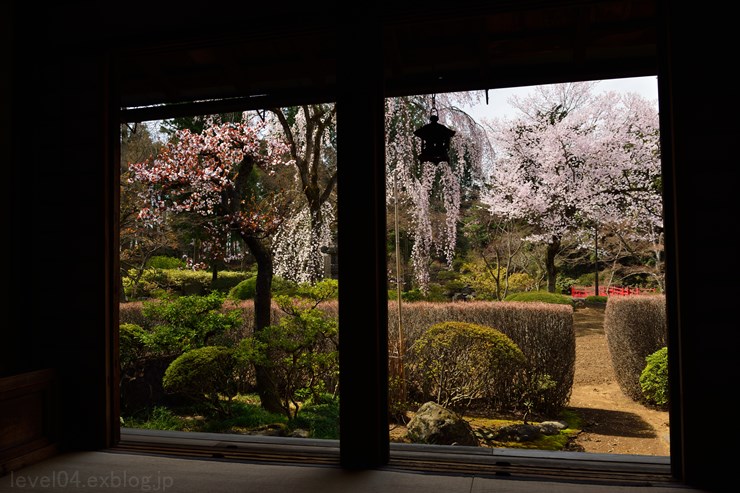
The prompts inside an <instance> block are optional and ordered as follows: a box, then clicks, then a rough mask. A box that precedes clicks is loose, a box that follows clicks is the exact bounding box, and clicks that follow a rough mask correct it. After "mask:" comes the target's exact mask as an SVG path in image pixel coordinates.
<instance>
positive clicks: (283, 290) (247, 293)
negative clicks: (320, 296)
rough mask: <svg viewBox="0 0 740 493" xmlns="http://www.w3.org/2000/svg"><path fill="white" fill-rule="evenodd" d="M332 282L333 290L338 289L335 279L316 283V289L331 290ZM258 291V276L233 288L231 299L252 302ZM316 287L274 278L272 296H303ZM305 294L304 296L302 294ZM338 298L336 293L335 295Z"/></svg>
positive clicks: (230, 292) (230, 293)
mask: <svg viewBox="0 0 740 493" xmlns="http://www.w3.org/2000/svg"><path fill="white" fill-rule="evenodd" d="M331 282H333V283H334V287H333V289H334V290H335V291H336V289H337V285H336V283H337V281H336V280H334V279H326V280H323V281H320V282H318V283H316V287H315V289H324V288H325V289H327V290H331V288H329V286H331ZM256 289H257V276H256V275H255V276H251V277H248V278H247V279H244V280H243V281H241V282H240V283H239V284H237V285H236V286H234V287H233V288H231V290H230V291H229V298H230V299H233V300H252V299H254V293H255V291H256ZM313 290H314V286H311V285H310V284H305V285H300V286H299V285H298V284H296V283H295V282H293V281H289V280H287V279H283V278H281V277H277V276H275V277H273V278H272V289H271V291H272V295H273V296H303V295H304V294H305V293H310V292H313ZM301 293H304V294H301ZM334 297H335V298H336V293H335V294H334Z"/></svg>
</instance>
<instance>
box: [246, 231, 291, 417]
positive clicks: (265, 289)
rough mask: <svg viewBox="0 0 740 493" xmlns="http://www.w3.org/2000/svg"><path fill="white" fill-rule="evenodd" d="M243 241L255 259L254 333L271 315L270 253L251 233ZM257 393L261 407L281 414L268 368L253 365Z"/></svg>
mask: <svg viewBox="0 0 740 493" xmlns="http://www.w3.org/2000/svg"><path fill="white" fill-rule="evenodd" d="M244 242H245V243H246V244H247V246H248V247H249V251H250V252H252V255H254V258H255V259H256V261H257V284H256V286H255V292H254V334H255V335H257V334H259V333H260V331H261V330H262V329H264V328H265V327H267V326H269V325H270V323H271V315H272V255H271V253H270V251H269V250H268V249H267V248H266V247H265V246H264V245H263V244H262V243H261V242H260V240H259V239H257V238H255V237H254V236H251V235H245V237H244ZM255 377H256V380H257V393H258V394H259V396H260V401H261V403H262V408H263V409H265V410H266V411H269V412H271V413H280V414H283V412H284V409H283V406H282V405H281V404H280V396H279V394H278V390H277V385H276V384H275V380H274V379H273V377H272V372H271V370H270V368H268V367H265V366H261V365H255Z"/></svg>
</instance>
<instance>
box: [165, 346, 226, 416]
mask: <svg viewBox="0 0 740 493" xmlns="http://www.w3.org/2000/svg"><path fill="white" fill-rule="evenodd" d="M239 364H240V363H239V359H238V358H237V357H236V354H235V351H234V349H233V348H227V347H223V346H205V347H201V348H197V349H192V350H190V351H188V352H186V353H183V354H181V355H180V356H178V357H177V358H176V359H175V360H174V361H173V362H172V363H171V364H170V366H169V367H168V368H167V371H165V373H164V378H163V379H162V385H163V386H164V389H165V390H166V391H167V392H170V393H175V394H180V395H183V396H186V397H188V398H190V399H192V400H194V401H196V402H199V403H202V404H205V405H206V406H208V407H209V408H210V409H212V410H213V411H216V412H217V413H219V414H228V411H229V403H230V401H231V399H232V398H233V397H234V396H235V395H236V393H237V388H238V386H237V381H236V380H237V372H238V367H239ZM224 398H225V399H224Z"/></svg>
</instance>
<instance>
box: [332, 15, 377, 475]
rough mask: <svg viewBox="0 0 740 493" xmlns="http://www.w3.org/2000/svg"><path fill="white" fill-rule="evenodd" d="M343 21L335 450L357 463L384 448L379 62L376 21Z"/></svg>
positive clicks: (370, 461)
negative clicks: (337, 444)
mask: <svg viewBox="0 0 740 493" xmlns="http://www.w3.org/2000/svg"><path fill="white" fill-rule="evenodd" d="M355 15H356V14H355ZM352 20H355V21H357V22H349V21H352ZM343 21H344V22H342V26H343V27H340V38H339V42H340V43H342V44H343V45H344V46H347V47H350V49H349V50H342V51H341V53H342V54H341V55H340V58H339V60H338V87H339V88H340V92H339V94H338V95H337V147H338V150H337V152H338V159H337V162H338V166H339V170H338V171H339V176H338V183H337V201H338V211H339V212H338V232H339V233H338V234H339V241H338V262H339V364H340V396H341V405H340V457H341V464H342V466H343V467H346V468H352V469H362V468H373V467H377V466H381V465H383V464H386V463H387V462H388V459H389V450H390V445H389V438H388V342H387V341H388V315H387V312H388V294H387V293H388V292H387V273H386V251H385V235H386V211H385V135H384V132H385V123H384V91H383V79H382V76H383V70H382V68H383V67H382V50H381V37H380V31H379V29H378V23H377V22H372V21H369V20H368V18H367V17H366V16H363V18H362V19H360V18H359V17H358V18H357V19H343ZM358 30H359V31H362V32H361V33H360V32H358ZM358 40H362V42H358Z"/></svg>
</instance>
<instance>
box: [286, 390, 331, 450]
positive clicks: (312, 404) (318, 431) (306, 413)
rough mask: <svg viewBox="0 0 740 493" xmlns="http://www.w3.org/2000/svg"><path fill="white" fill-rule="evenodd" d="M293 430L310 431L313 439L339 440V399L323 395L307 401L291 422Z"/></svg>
mask: <svg viewBox="0 0 740 493" xmlns="http://www.w3.org/2000/svg"><path fill="white" fill-rule="evenodd" d="M290 426H291V427H292V428H302V429H305V430H308V432H309V433H310V434H311V437H312V438H323V439H329V440H338V439H339V398H337V397H334V396H332V395H330V394H323V395H322V396H321V398H319V399H311V400H309V401H307V402H306V403H305V404H304V405H303V407H301V409H300V411H299V412H298V414H297V415H296V417H295V418H294V419H293V420H292V421H291V423H290Z"/></svg>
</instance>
